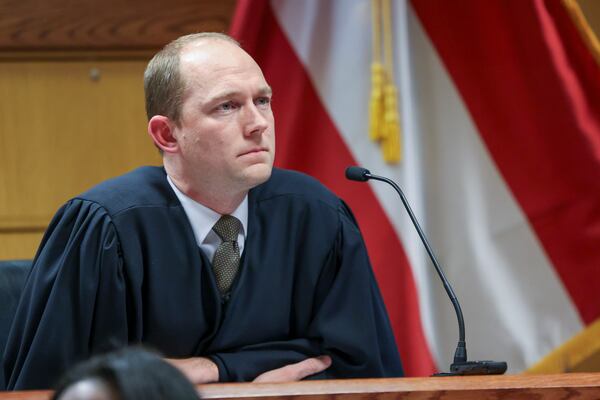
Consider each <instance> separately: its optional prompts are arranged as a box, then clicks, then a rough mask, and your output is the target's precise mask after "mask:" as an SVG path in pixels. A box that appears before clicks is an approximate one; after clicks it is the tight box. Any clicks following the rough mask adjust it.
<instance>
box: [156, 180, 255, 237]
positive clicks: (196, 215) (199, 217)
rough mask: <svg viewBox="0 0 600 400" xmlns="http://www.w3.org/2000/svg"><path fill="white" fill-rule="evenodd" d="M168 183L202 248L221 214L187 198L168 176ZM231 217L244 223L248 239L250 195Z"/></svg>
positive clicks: (243, 233) (243, 234)
mask: <svg viewBox="0 0 600 400" xmlns="http://www.w3.org/2000/svg"><path fill="white" fill-rule="evenodd" d="M167 181H169V185H171V188H172V189H173V191H174V192H175V195H176V196H177V198H178V199H179V201H180V202H181V205H182V206H183V210H184V211H185V213H186V215H187V217H188V219H189V220H190V225H192V230H193V231H194V236H195V237H196V243H197V244H198V246H200V245H201V244H202V243H204V241H205V240H206V236H207V235H208V234H209V233H210V231H211V230H212V227H213V226H214V225H215V223H216V222H217V221H218V220H219V218H221V214H219V213H218V212H216V211H213V210H211V209H210V208H208V207H206V206H204V205H202V204H200V203H198V202H197V201H195V200H193V199H191V198H190V197H188V196H186V195H185V194H184V193H183V192H182V191H181V190H179V188H177V186H175V184H174V183H173V181H172V180H171V177H170V176H168V175H167ZM230 215H232V216H234V217H236V218H237V219H239V220H240V222H241V223H242V231H241V232H240V233H241V234H242V236H243V237H244V238H246V232H248V195H247V194H246V196H245V197H244V200H242V202H241V203H240V205H239V206H238V208H236V209H235V211H234V212H232V213H231V214H230Z"/></svg>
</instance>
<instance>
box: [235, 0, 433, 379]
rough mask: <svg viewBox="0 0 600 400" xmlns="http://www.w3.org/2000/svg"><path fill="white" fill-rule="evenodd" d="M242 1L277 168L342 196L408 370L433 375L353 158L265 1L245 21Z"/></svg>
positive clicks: (403, 262)
mask: <svg viewBox="0 0 600 400" xmlns="http://www.w3.org/2000/svg"><path fill="white" fill-rule="evenodd" d="M244 3H245V4H246V5H245V6H246V7H247V6H248V4H249V3H250V1H248V2H244V1H241V2H240V5H238V9H237V14H236V17H235V18H234V22H233V25H232V28H231V33H232V35H233V36H234V37H236V38H239V39H240V40H241V41H242V44H243V46H244V48H246V50H247V51H249V53H250V54H252V55H253V56H254V57H255V58H256V60H257V62H258V63H259V64H260V65H261V67H262V69H263V72H264V73H265V76H266V78H267V80H268V82H269V84H270V85H271V86H272V87H273V89H274V93H275V96H274V103H273V109H274V113H275V115H276V126H277V132H278V136H277V157H276V163H277V165H279V166H282V167H285V168H293V169H297V170H300V171H304V172H306V173H308V174H310V175H312V176H315V177H317V178H318V179H319V180H321V181H322V182H323V183H324V184H325V185H327V186H328V187H329V188H331V189H332V190H333V191H334V192H336V193H337V194H338V195H339V196H341V197H342V198H344V199H346V200H347V201H348V203H349V205H350V207H351V208H352V210H353V212H354V213H355V215H356V217H357V219H358V221H359V224H360V226H361V230H362V231H363V233H364V236H365V238H366V244H367V248H368V250H369V255H370V257H371V261H372V264H373V268H374V271H375V274H376V277H377V280H378V282H379V286H380V288H381V291H382V294H383V297H384V300H385V303H386V306H387V308H388V312H389V314H390V319H391V322H392V326H393V329H394V333H395V335H396V339H397V342H398V346H399V350H400V353H401V356H402V360H403V363H404V367H405V370H406V373H407V374H408V375H413V376H414V375H428V374H430V373H432V372H433V371H434V369H435V367H434V364H433V361H432V358H431V355H430V353H429V347H428V345H427V342H426V340H425V336H424V333H423V329H422V325H421V320H420V313H419V306H418V298H417V293H416V287H415V284H414V279H413V277H412V272H411V269H410V266H409V264H408V261H407V259H406V256H405V253H404V251H403V249H402V246H401V243H400V241H399V239H398V236H397V235H396V233H395V231H394V229H393V227H392V225H391V224H390V222H389V220H388V218H387V217H386V215H385V213H384V211H383V209H382V208H381V206H380V204H379V202H378V201H377V199H376V198H375V195H374V193H373V191H372V190H371V189H370V186H369V185H366V184H360V183H356V182H350V181H347V180H346V179H344V177H343V174H344V169H345V167H346V166H348V165H353V164H355V160H354V158H353V156H352V155H351V153H350V151H349V149H348V147H347V146H346V144H345V143H344V141H343V140H342V138H341V136H340V133H339V131H338V129H337V127H336V126H335V125H334V123H333V121H332V120H331V118H330V116H329V114H328V113H327V112H326V110H325V108H324V107H323V104H322V103H321V99H320V98H319V96H318V95H317V92H316V91H315V88H314V86H313V83H312V82H311V80H310V78H309V76H308V74H307V73H306V70H305V69H304V67H303V65H302V63H301V62H300V60H299V59H298V57H297V54H296V53H295V52H294V50H293V49H292V47H291V46H290V44H289V42H288V39H287V37H286V36H285V34H284V32H283V31H282V29H281V28H280V26H279V24H278V22H277V20H276V18H275V17H274V15H273V11H272V9H271V7H270V5H269V4H268V3H267V2H262V1H260V2H257V1H253V2H252V10H253V13H252V19H250V14H249V13H247V14H244V15H240V14H243V12H242V11H241V10H243V7H244V5H243V4H244ZM261 6H262V7H261ZM258 9H260V10H261V11H260V12H259V13H258V14H257V12H258ZM257 15H260V16H261V18H260V19H258V18H257ZM258 35H260V37H259V39H260V40H257V39H256V38H257V37H258ZM246 38H253V39H249V40H246ZM267 49H268V52H267ZM292 132H294V134H291V133H292ZM298 133H300V134H298ZM390 254H394V260H393V261H390V259H389V255H390ZM390 264H392V265H390Z"/></svg>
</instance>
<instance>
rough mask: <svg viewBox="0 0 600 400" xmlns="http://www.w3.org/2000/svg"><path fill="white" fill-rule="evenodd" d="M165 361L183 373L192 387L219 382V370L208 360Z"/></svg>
mask: <svg viewBox="0 0 600 400" xmlns="http://www.w3.org/2000/svg"><path fill="white" fill-rule="evenodd" d="M165 360H166V361H168V362H169V363H170V364H171V365H173V366H174V367H175V368H177V369H179V370H180V371H181V372H183V374H184V375H185V376H186V377H187V378H188V379H189V380H190V381H191V382H192V383H193V384H194V385H198V384H201V383H211V382H218V381H219V368H218V367H217V364H215V363H214V362H212V361H211V360H210V359H209V358H205V357H192V358H182V359H176V358H166V359H165Z"/></svg>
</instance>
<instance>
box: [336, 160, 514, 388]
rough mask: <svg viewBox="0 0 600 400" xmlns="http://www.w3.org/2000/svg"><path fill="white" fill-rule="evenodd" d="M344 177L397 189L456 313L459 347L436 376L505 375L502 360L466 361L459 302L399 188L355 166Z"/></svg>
mask: <svg viewBox="0 0 600 400" xmlns="http://www.w3.org/2000/svg"><path fill="white" fill-rule="evenodd" d="M346 178H347V179H349V180H351V181H357V182H366V181H368V180H369V179H373V180H376V181H381V182H385V183H387V184H389V185H391V186H392V187H393V188H394V189H395V190H396V192H398V194H399V195H400V199H401V200H402V204H404V208H405V209H406V211H407V212H408V216H409V217H410V220H411V221H412V223H413V225H414V227H415V229H416V230H417V233H418V234H419V237H420V238H421V242H423V245H424V246H425V250H426V251H427V254H428V255H429V258H430V259H431V262H432V263H433V266H434V267H435V270H436V272H437V274H438V276H439V277H440V279H441V280H442V284H443V285H444V289H445V290H446V293H447V294H448V297H450V301H451V302H452V305H453V306H454V311H455V312H456V318H457V320H458V344H457V346H456V350H455V352H454V362H453V363H452V364H450V372H442V373H439V374H435V375H438V376H448V375H498V374H503V373H504V372H506V368H507V365H506V362H505V361H490V360H485V361H467V343H466V341H465V321H464V318H463V314H462V310H461V308H460V303H459V302H458V298H457V297H456V295H455V294H454V290H453V289H452V286H451V285H450V282H448V279H446V275H445V274H444V271H443V270H442V268H441V267H440V264H439V263H438V261H437V258H436V257H435V254H434V253H433V249H432V248H431V246H430V245H429V241H428V240H427V237H426V236H425V233H423V230H422V229H421V226H420V225H419V222H418V221H417V218H416V217H415V215H414V213H413V211H412V209H411V207H410V205H409V204H408V200H407V199H406V197H405V196H404V193H403V192H402V190H401V189H400V187H399V186H398V185H397V184H396V183H395V182H394V181H392V180H391V179H389V178H386V177H383V176H379V175H373V174H371V172H370V171H369V170H368V169H366V168H362V167H357V166H353V167H348V168H346Z"/></svg>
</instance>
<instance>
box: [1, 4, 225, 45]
mask: <svg viewBox="0 0 600 400" xmlns="http://www.w3.org/2000/svg"><path fill="white" fill-rule="evenodd" d="M234 6H235V0H169V1H164V0H127V1H120V0H86V1H78V0H0V15H1V16H2V18H0V50H18V51H26V50H39V49H44V50H49V49H54V50H57V49H58V50H64V49H87V50H90V49H95V50H99V49H126V50H131V49H156V48H160V47H162V46H163V45H164V44H165V43H167V42H169V41H171V40H173V39H174V38H176V37H178V36H180V35H183V34H186V33H191V32H199V31H223V32H225V31H227V29H228V26H229V21H230V19H231V14H232V12H233V9H234Z"/></svg>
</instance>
